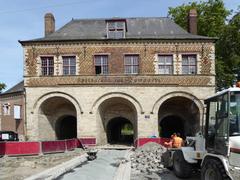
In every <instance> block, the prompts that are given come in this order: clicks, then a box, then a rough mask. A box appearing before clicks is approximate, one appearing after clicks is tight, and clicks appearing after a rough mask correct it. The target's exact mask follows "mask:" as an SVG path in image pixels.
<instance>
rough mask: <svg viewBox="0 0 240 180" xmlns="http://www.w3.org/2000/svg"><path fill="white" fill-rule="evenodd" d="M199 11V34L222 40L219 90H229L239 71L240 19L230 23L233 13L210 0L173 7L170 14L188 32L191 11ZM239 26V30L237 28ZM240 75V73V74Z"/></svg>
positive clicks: (218, 55) (218, 47)
mask: <svg viewBox="0 0 240 180" xmlns="http://www.w3.org/2000/svg"><path fill="white" fill-rule="evenodd" d="M192 8H195V9H196V10H197V13H198V34H199V35H203V36H209V37H218V38H219V40H218V41H217V42H216V75H217V76H216V82H217V84H216V87H217V89H221V88H223V87H229V86H230V85H231V84H232V82H233V80H234V78H235V74H236V72H239V71H238V67H239V55H238V54H236V53H234V50H236V49H239V46H236V43H234V42H236V39H239V38H237V37H239V31H238V30H239V26H238V25H239V24H238V23H239V22H240V20H239V16H237V15H235V16H234V17H233V18H232V19H231V20H230V21H229V24H228V23H227V22H228V19H227V18H228V16H229V15H230V14H231V13H232V11H230V10H227V9H226V7H225V6H224V3H223V1H222V0H208V1H205V2H204V1H200V2H192V3H189V4H183V5H181V6H178V7H175V8H169V12H168V15H169V17H170V18H172V19H173V20H174V21H175V22H176V23H177V24H179V25H180V26H181V27H183V28H184V29H186V30H187V27H188V19H187V17H188V12H189V11H190V9H192ZM237 26H238V28H237ZM239 75H240V74H239Z"/></svg>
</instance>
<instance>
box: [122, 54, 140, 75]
mask: <svg viewBox="0 0 240 180" xmlns="http://www.w3.org/2000/svg"><path fill="white" fill-rule="evenodd" d="M124 72H125V74H138V72H139V55H125V56H124Z"/></svg>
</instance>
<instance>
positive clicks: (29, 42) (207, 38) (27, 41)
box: [18, 37, 219, 46]
mask: <svg viewBox="0 0 240 180" xmlns="http://www.w3.org/2000/svg"><path fill="white" fill-rule="evenodd" d="M218 39H219V38H217V37H205V38H201V37H199V38H186V37H185V38H127V39H62V40H26V41H25V40H24V41H21V40H18V42H19V43H20V44H21V45H22V46H24V45H27V44H31V43H55V42H78V41H79V42H84V41H89V42H90V41H114V42H117V41H133V40H135V41H136V40H137V41H144V40H155V41H159V40H171V41H174V40H176V41H178V40H181V41H184V40H185V41H194V40H201V41H210V42H216V41H217V40H218Z"/></svg>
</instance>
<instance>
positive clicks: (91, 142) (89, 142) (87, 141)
mask: <svg viewBox="0 0 240 180" xmlns="http://www.w3.org/2000/svg"><path fill="white" fill-rule="evenodd" d="M80 142H81V144H82V145H84V146H95V145H96V138H94V137H85V138H80Z"/></svg>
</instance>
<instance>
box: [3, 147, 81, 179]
mask: <svg viewBox="0 0 240 180" xmlns="http://www.w3.org/2000/svg"><path fill="white" fill-rule="evenodd" d="M83 153H84V151H83V150H82V149H75V150H74V151H68V152H65V153H57V154H46V155H41V156H20V157H5V156H4V157H1V158H0V179H4V180H21V179H24V178H26V177H29V176H31V175H33V174H36V173H39V172H41V171H43V170H45V169H48V168H50V167H53V166H56V165H58V164H61V163H63V162H65V161H68V160H70V159H72V158H74V157H76V156H79V155H81V154H83Z"/></svg>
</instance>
